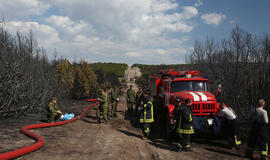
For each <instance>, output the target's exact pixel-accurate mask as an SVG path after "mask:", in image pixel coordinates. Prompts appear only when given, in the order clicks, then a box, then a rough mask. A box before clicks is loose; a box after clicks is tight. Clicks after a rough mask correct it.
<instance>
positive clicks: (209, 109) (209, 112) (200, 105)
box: [149, 69, 219, 134]
mask: <svg viewBox="0 0 270 160" xmlns="http://www.w3.org/2000/svg"><path fill="white" fill-rule="evenodd" d="M208 82H209V81H208V79H207V78H206V77H201V76H199V72H198V71H188V70H187V71H180V70H174V69H169V70H167V71H161V72H160V73H159V74H158V75H156V76H150V83H149V85H150V86H149V88H150V90H151V92H152V95H153V96H154V97H156V98H157V103H158V104H157V106H158V107H159V108H161V110H162V113H163V115H164V114H165V117H166V118H165V121H166V123H165V124H166V132H167V133H166V134H170V132H171V131H172V129H171V128H172V125H173V123H172V122H173V120H172V116H173V115H172V114H173V110H174V107H175V100H176V98H177V97H179V98H180V99H181V101H182V102H184V101H185V99H187V98H189V99H191V100H192V107H191V109H192V111H193V115H194V116H200V117H204V118H205V119H207V122H208V123H209V125H211V124H212V122H213V115H215V114H216V112H217V111H218V107H219V106H218V103H217V101H216V98H215V96H214V95H213V94H212V93H211V92H210V90H209V86H208Z"/></svg>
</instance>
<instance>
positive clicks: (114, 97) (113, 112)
mask: <svg viewBox="0 0 270 160" xmlns="http://www.w3.org/2000/svg"><path fill="white" fill-rule="evenodd" d="M111 94H112V110H111V115H112V117H117V111H116V105H117V101H119V96H118V88H117V87H116V88H114V89H113V90H112V93H111Z"/></svg>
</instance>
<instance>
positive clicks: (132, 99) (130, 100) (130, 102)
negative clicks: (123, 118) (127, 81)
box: [127, 85, 136, 114]
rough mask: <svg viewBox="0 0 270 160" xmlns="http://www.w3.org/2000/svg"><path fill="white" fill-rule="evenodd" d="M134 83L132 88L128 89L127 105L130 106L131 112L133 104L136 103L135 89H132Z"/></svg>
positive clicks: (129, 111)
mask: <svg viewBox="0 0 270 160" xmlns="http://www.w3.org/2000/svg"><path fill="white" fill-rule="evenodd" d="M132 87H133V86H132V85H130V88H129V89H128V90H127V107H128V113H129V114H131V113H132V111H133V106H134V105H135V103H136V102H135V91H134V90H133V89H132Z"/></svg>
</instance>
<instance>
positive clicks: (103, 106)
mask: <svg viewBox="0 0 270 160" xmlns="http://www.w3.org/2000/svg"><path fill="white" fill-rule="evenodd" d="M98 101H99V107H98V109H97V113H96V114H97V120H98V123H101V116H100V114H101V112H102V115H103V119H104V121H105V123H107V122H108V108H109V105H108V90H107V88H106V89H105V90H104V91H103V90H101V95H100V97H99V98H98Z"/></svg>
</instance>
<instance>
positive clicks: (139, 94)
mask: <svg viewBox="0 0 270 160" xmlns="http://www.w3.org/2000/svg"><path fill="white" fill-rule="evenodd" d="M141 102H142V90H139V91H138V92H137V93H136V112H138V109H139V107H140V105H141Z"/></svg>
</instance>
